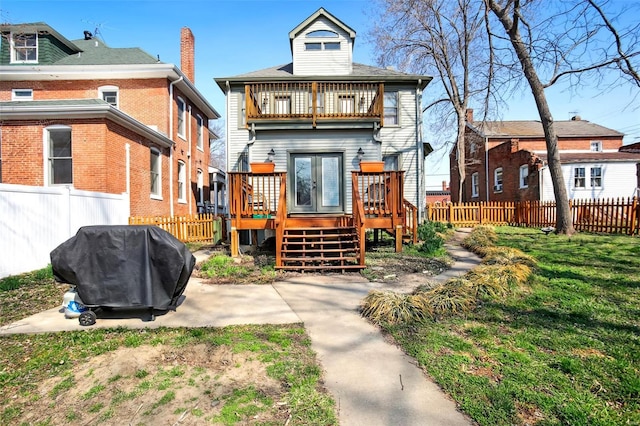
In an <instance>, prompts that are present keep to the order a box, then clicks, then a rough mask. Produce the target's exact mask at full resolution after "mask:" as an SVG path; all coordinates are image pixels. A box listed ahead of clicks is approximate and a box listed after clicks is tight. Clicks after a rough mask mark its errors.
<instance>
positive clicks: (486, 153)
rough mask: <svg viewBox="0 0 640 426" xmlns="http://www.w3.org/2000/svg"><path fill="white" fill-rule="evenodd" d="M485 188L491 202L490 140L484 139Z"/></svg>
mask: <svg viewBox="0 0 640 426" xmlns="http://www.w3.org/2000/svg"><path fill="white" fill-rule="evenodd" d="M484 186H485V191H486V193H487V199H486V200H485V201H489V138H488V137H487V136H485V137H484Z"/></svg>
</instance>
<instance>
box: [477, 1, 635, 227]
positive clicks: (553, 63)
mask: <svg viewBox="0 0 640 426" xmlns="http://www.w3.org/2000/svg"><path fill="white" fill-rule="evenodd" d="M484 1H485V4H486V6H487V10H489V11H490V12H492V13H493V15H495V17H497V19H498V21H499V22H500V24H501V26H502V27H503V28H504V30H505V33H506V40H508V42H509V43H510V44H511V46H512V48H513V51H514V52H515V54H516V56H517V60H518V62H519V64H520V66H521V68H522V72H523V74H524V77H525V79H526V80H527V82H528V84H529V86H530V88H531V92H532V94H533V98H534V100H535V102H536V106H537V108H538V113H539V114H540V120H541V123H542V126H543V129H544V134H545V140H546V146H547V152H548V162H549V171H550V173H551V179H552V182H553V190H554V194H555V198H556V206H557V207H556V232H558V233H562V234H568V235H571V234H573V233H574V232H575V230H574V227H573V221H572V217H571V211H570V206H569V199H568V195H567V189H566V186H565V181H564V177H563V175H562V168H561V163H560V153H559V150H558V136H557V134H556V131H555V127H554V121H553V116H552V115H551V110H550V108H549V104H548V102H547V98H546V96H545V92H544V90H545V89H546V88H547V87H550V86H551V85H553V84H554V83H556V82H557V81H558V80H559V79H561V78H565V77H566V78H570V79H572V80H571V81H570V82H571V85H572V87H578V86H579V85H582V84H584V83H585V82H588V81H591V82H592V83H596V84H598V83H599V82H602V81H603V79H604V76H605V75H606V74H605V72H607V71H611V70H615V71H619V72H621V75H622V76H623V77H626V78H628V79H629V80H630V81H632V82H634V83H635V84H637V85H639V86H640V84H639V81H638V73H637V72H636V69H637V66H636V63H635V62H634V61H637V60H638V53H639V52H638V24H637V23H636V24H635V26H633V27H632V28H630V29H626V30H625V31H624V32H623V33H620V32H618V31H617V30H616V28H615V27H614V26H613V24H612V22H611V21H610V20H609V19H608V18H607V15H606V13H605V11H604V8H603V7H604V6H606V5H608V3H609V2H607V1H603V2H600V5H598V4H597V3H596V1H595V0H574V1H564V2H549V1H538V0H522V1H521V0H484ZM556 7H557V9H556ZM492 37H494V38H497V39H498V40H500V39H504V37H501V36H500V35H497V34H492V33H490V38H492ZM541 76H542V77H541ZM545 77H546V79H547V82H546V83H544V82H543V81H542V80H543V78H545Z"/></svg>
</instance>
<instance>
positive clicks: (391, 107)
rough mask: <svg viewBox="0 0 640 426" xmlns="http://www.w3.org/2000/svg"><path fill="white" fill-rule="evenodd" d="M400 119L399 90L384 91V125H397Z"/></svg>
mask: <svg viewBox="0 0 640 426" xmlns="http://www.w3.org/2000/svg"><path fill="white" fill-rule="evenodd" d="M399 124H400V121H399V120H398V92H384V125H385V126H397V125H399Z"/></svg>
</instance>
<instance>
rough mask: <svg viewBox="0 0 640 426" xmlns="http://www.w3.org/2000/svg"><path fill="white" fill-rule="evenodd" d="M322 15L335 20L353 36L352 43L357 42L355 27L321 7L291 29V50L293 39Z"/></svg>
mask: <svg viewBox="0 0 640 426" xmlns="http://www.w3.org/2000/svg"><path fill="white" fill-rule="evenodd" d="M321 16H323V17H325V18H327V19H328V20H329V21H331V22H333V23H334V24H335V25H336V26H338V27H340V29H342V30H343V31H344V32H345V33H347V34H349V38H351V43H352V45H353V44H355V40H356V32H355V30H353V28H351V27H350V26H348V25H347V24H345V23H344V22H342V21H341V20H340V19H338V18H336V17H335V16H333V15H332V14H330V13H329V12H327V11H326V10H325V9H324V8H322V7H321V8H320V9H318V10H316V11H315V12H314V13H313V14H311V16H309V17H308V18H307V19H305V20H304V21H302V22H301V23H299V24H298V25H297V26H296V27H295V28H294V29H292V30H291V31H289V44H290V45H291V52H293V39H294V38H296V37H297V36H298V35H300V33H301V32H303V31H304V30H305V28H307V27H308V26H309V25H311V23H313V22H314V21H315V20H316V19H318V18H319V17H321Z"/></svg>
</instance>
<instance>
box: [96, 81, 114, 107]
mask: <svg viewBox="0 0 640 426" xmlns="http://www.w3.org/2000/svg"><path fill="white" fill-rule="evenodd" d="M98 96H99V97H100V99H102V100H103V101H105V102H106V103H108V104H109V105H111V106H112V107H114V108H118V87H117V86H101V87H98Z"/></svg>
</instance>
